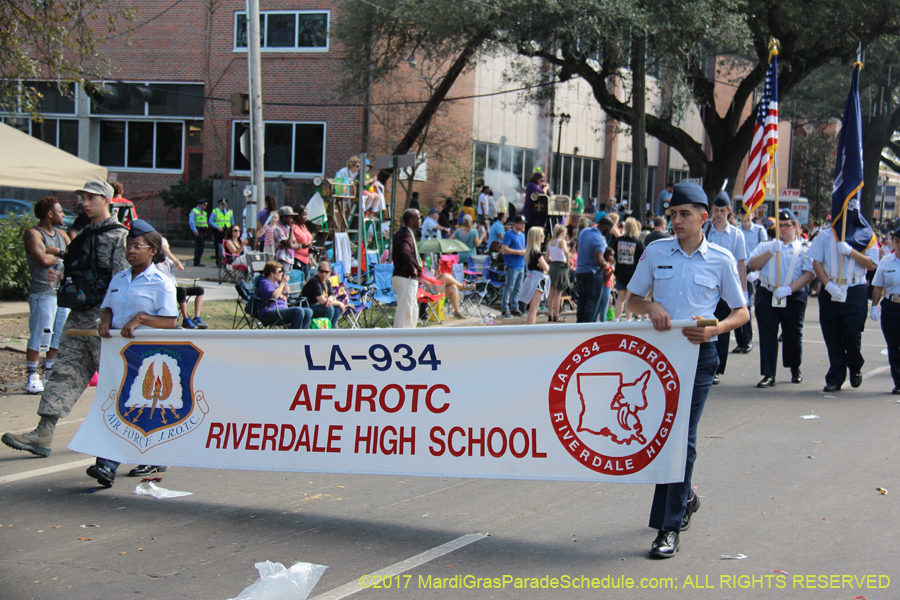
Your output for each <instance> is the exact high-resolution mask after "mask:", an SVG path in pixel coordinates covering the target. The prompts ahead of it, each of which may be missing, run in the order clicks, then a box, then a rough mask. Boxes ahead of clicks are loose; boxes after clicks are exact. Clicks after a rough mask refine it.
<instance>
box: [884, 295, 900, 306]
mask: <svg viewBox="0 0 900 600" xmlns="http://www.w3.org/2000/svg"><path fill="white" fill-rule="evenodd" d="M887 299H888V300H890V301H891V302H895V303H897V304H900V294H891V295H889V296H888V297H887Z"/></svg>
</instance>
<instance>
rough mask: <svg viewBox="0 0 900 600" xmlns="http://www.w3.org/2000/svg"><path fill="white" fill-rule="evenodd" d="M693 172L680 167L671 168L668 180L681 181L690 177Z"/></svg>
mask: <svg viewBox="0 0 900 600" xmlns="http://www.w3.org/2000/svg"><path fill="white" fill-rule="evenodd" d="M690 176H691V174H690V173H689V172H688V171H679V170H678V169H669V177H668V178H667V179H666V182H669V181H671V182H672V183H681V182H682V181H684V180H685V179H689V178H690Z"/></svg>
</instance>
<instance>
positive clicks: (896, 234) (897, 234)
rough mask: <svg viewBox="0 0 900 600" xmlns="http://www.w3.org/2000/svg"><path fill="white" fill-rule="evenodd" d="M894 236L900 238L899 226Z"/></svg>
mask: <svg viewBox="0 0 900 600" xmlns="http://www.w3.org/2000/svg"><path fill="white" fill-rule="evenodd" d="M894 237H895V238H897V239H900V228H898V229H897V231H895V232H894Z"/></svg>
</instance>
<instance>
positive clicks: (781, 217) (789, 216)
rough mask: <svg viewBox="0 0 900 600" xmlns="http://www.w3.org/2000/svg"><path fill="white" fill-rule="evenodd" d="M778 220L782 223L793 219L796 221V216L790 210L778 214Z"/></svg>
mask: <svg viewBox="0 0 900 600" xmlns="http://www.w3.org/2000/svg"><path fill="white" fill-rule="evenodd" d="M778 218H779V220H781V221H790V220H791V219H795V218H796V217H794V215H792V214H791V211H789V210H782V211H781V212H779V213H778Z"/></svg>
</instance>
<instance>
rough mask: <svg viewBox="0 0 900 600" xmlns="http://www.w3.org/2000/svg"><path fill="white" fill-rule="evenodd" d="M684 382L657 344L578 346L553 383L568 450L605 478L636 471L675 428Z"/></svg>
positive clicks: (614, 338) (621, 338)
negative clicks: (682, 382) (605, 476)
mask: <svg viewBox="0 0 900 600" xmlns="http://www.w3.org/2000/svg"><path fill="white" fill-rule="evenodd" d="M680 391H681V384H680V382H679V380H678V374H677V373H676V372H675V370H674V369H673V368H672V364H671V362H670V361H669V360H668V359H667V358H666V356H665V355H664V354H663V353H662V352H660V350H659V349H658V348H656V347H655V346H653V345H651V344H648V343H647V342H645V341H644V340H642V339H640V338H638V337H635V336H632V335H626V334H621V333H613V334H608V335H600V336H597V337H595V338H591V339H589V340H587V341H585V342H583V343H581V344H579V345H578V347H576V348H575V349H574V350H573V351H572V352H571V354H569V355H568V356H567V357H566V359H565V360H563V362H562V364H560V365H559V368H558V369H557V370H556V373H554V374H553V381H552V382H551V383H550V394H549V395H550V421H551V423H552V425H553V430H554V431H555V432H556V435H557V437H558V438H559V441H560V442H561V443H562V445H563V446H564V447H565V449H566V451H567V452H568V453H569V454H571V455H572V457H573V458H575V459H576V460H577V461H578V462H580V463H581V464H582V465H584V466H585V467H587V468H589V469H591V470H593V471H596V472H598V473H603V474H605V475H630V474H633V473H637V472H638V471H640V470H641V469H643V468H644V467H646V466H647V465H649V464H650V463H651V462H653V460H655V459H656V457H657V456H659V453H660V451H661V450H662V449H663V446H665V444H666V441H667V440H668V438H669V434H670V433H671V431H672V427H673V426H674V424H675V417H676V415H677V414H678V398H679V396H680Z"/></svg>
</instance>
